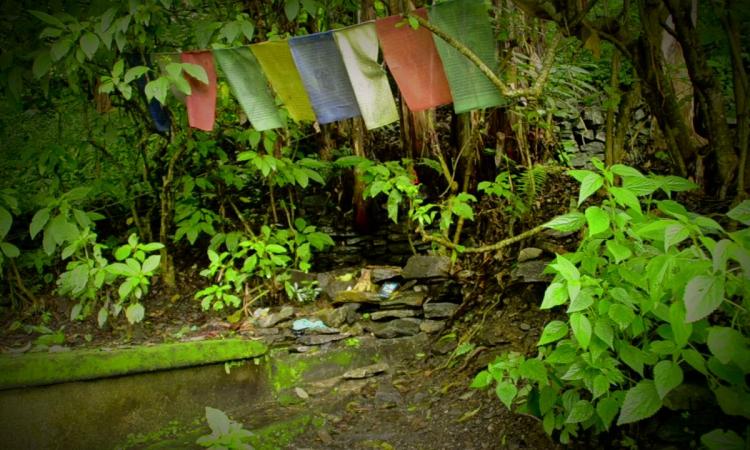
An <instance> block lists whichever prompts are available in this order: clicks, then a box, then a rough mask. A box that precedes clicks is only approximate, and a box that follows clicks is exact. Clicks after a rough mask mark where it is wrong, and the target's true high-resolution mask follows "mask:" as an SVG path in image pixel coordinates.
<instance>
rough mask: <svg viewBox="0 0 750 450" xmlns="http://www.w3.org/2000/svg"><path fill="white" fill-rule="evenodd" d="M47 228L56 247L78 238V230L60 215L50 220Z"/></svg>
mask: <svg viewBox="0 0 750 450" xmlns="http://www.w3.org/2000/svg"><path fill="white" fill-rule="evenodd" d="M48 228H49V232H50V233H51V234H52V237H53V238H54V240H55V243H56V244H57V245H61V244H63V243H65V242H70V241H73V240H74V239H76V238H77V237H78V228H76V226H75V225H73V224H72V223H70V222H68V219H66V218H65V217H64V216H62V215H59V216H56V217H55V218H54V219H52V220H51V221H50V223H49V227H48Z"/></svg>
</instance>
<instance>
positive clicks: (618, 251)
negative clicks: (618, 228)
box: [606, 239, 633, 264]
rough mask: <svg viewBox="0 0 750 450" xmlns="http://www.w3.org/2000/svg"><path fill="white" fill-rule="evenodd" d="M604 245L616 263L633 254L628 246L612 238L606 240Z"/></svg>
mask: <svg viewBox="0 0 750 450" xmlns="http://www.w3.org/2000/svg"><path fill="white" fill-rule="evenodd" d="M606 246H607V251H609V253H610V254H611V255H612V257H613V258H614V259H615V262H616V263H617V264H619V263H621V262H622V261H625V260H626V259H628V258H630V257H631V256H632V255H633V252H632V251H631V250H630V247H627V246H625V245H623V244H620V243H619V242H617V241H616V240H614V239H610V240H608V241H607V243H606Z"/></svg>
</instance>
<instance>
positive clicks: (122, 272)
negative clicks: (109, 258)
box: [106, 263, 138, 277]
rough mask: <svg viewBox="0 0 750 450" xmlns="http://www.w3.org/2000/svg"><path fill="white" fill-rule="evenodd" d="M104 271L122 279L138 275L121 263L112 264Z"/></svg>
mask: <svg viewBox="0 0 750 450" xmlns="http://www.w3.org/2000/svg"><path fill="white" fill-rule="evenodd" d="M106 270H107V272H109V273H111V274H113V275H119V276H123V277H130V276H135V275H137V274H138V272H136V271H133V269H132V268H131V267H130V266H128V265H127V264H123V263H112V264H110V265H108V266H107V269H106Z"/></svg>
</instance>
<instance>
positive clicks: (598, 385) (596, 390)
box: [591, 374, 609, 399]
mask: <svg viewBox="0 0 750 450" xmlns="http://www.w3.org/2000/svg"><path fill="white" fill-rule="evenodd" d="M592 387H593V389H592V391H591V393H592V394H593V399H597V398H599V397H601V396H602V395H604V394H606V393H607V392H609V380H608V379H607V377H606V376H604V375H602V374H599V375H597V376H595V377H594V383H593V386H592Z"/></svg>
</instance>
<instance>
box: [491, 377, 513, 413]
mask: <svg viewBox="0 0 750 450" xmlns="http://www.w3.org/2000/svg"><path fill="white" fill-rule="evenodd" d="M495 394H496V395H497V398H499V399H500V401H501V402H503V404H504V405H505V406H506V407H507V408H508V409H511V407H512V406H513V399H514V398H516V394H518V388H517V387H516V385H515V384H513V383H509V382H507V381H501V382H499V383H497V386H495Z"/></svg>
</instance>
